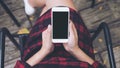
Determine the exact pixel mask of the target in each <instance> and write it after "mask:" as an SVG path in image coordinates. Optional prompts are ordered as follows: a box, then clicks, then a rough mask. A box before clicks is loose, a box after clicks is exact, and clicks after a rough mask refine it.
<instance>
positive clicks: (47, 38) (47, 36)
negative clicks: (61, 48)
mask: <svg viewBox="0 0 120 68" xmlns="http://www.w3.org/2000/svg"><path fill="white" fill-rule="evenodd" d="M51 32H52V28H51V25H48V28H47V29H46V30H45V31H44V32H43V33H42V48H41V49H42V50H44V51H45V52H47V53H48V54H49V53H51V52H52V51H53V50H54V45H53V44H52V37H51Z"/></svg>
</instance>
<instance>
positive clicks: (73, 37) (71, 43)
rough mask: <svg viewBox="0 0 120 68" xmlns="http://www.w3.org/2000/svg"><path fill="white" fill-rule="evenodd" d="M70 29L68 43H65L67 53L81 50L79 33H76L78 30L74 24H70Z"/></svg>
mask: <svg viewBox="0 0 120 68" xmlns="http://www.w3.org/2000/svg"><path fill="white" fill-rule="evenodd" d="M69 29H70V30H69V31H70V35H69V38H68V43H64V44H63V46H64V48H65V50H66V51H68V52H71V51H74V50H76V48H79V47H78V36H77V31H76V28H75V26H74V24H73V22H70V24H69Z"/></svg>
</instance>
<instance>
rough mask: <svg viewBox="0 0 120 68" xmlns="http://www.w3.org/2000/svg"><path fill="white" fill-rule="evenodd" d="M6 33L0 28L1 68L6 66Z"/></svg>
mask: <svg viewBox="0 0 120 68" xmlns="http://www.w3.org/2000/svg"><path fill="white" fill-rule="evenodd" d="M4 52H5V33H4V32H3V31H2V30H0V68H4V54H5V53H4Z"/></svg>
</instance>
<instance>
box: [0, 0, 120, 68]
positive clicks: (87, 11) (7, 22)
mask: <svg viewBox="0 0 120 68" xmlns="http://www.w3.org/2000/svg"><path fill="white" fill-rule="evenodd" d="M4 1H5V3H6V4H7V5H8V7H9V8H10V9H11V11H12V12H13V14H14V15H15V16H16V18H17V19H18V21H19V23H20V24H21V25H22V26H21V27H17V26H16V25H15V24H14V23H13V21H12V20H11V18H10V17H9V16H8V15H7V14H6V12H5V10H4V9H3V8H2V7H1V5H0V28H2V27H7V28H9V30H10V31H11V33H16V32H18V30H19V29H21V28H25V27H27V28H30V24H29V21H28V19H27V17H26V15H25V12H24V6H23V5H24V4H23V1H22V0H4ZM91 1H92V0H74V3H75V6H76V8H77V9H78V10H79V12H78V13H79V14H80V15H81V17H82V18H83V20H84V22H85V24H86V26H87V27H88V29H93V28H94V29H95V28H96V27H98V25H99V24H100V23H102V22H106V23H107V24H108V26H109V28H110V31H111V36H112V41H113V46H114V54H115V59H116V64H117V68H120V59H119V58H120V54H119V51H120V7H119V6H120V0H114V1H113V0H96V1H97V2H96V5H95V7H94V8H90V5H91ZM98 1H100V2H98ZM39 11H40V10H38V12H37V13H36V14H34V16H32V17H30V19H31V20H32V19H33V20H32V22H34V21H35V20H36V19H37V17H38V13H39ZM33 24H34V23H33ZM103 36H104V35H103V33H101V34H100V36H99V37H98V38H97V39H96V40H95V42H94V44H93V45H94V47H95V50H96V51H100V50H103V49H105V48H106V47H105V43H104V40H103V39H104V37H103ZM5 47H6V50H5V68H13V67H14V65H15V62H16V60H18V59H20V58H19V55H20V54H19V51H18V49H17V48H16V47H15V46H14V45H13V44H12V43H11V42H10V41H9V39H8V38H7V39H6V46H5ZM101 56H102V57H103V59H104V63H105V64H106V65H107V68H110V67H109V61H108V57H107V52H106V51H103V52H101ZM96 60H99V57H98V55H96Z"/></svg>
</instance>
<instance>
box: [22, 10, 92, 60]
mask: <svg viewBox="0 0 120 68" xmlns="http://www.w3.org/2000/svg"><path fill="white" fill-rule="evenodd" d="M70 19H71V20H72V21H73V22H74V25H75V27H76V29H77V33H78V40H79V41H78V44H79V47H80V48H81V49H82V50H83V51H84V52H85V53H87V54H88V55H89V56H90V57H92V58H94V54H93V48H92V42H91V38H90V34H89V32H88V30H87V27H86V26H85V24H84V22H83V20H82V18H81V17H80V16H79V15H78V13H77V12H76V11H75V10H73V9H71V8H70ZM49 24H51V9H49V10H48V11H47V12H45V13H44V14H43V15H42V16H41V17H40V18H38V19H37V21H36V22H35V25H34V26H33V27H32V30H31V31H30V34H29V37H28V40H27V42H26V45H25V47H24V56H23V58H24V59H28V58H29V57H31V56H32V55H34V54H35V53H36V52H37V51H38V50H39V49H40V48H41V46H42V32H43V31H44V30H45V29H46V28H47V26H48V25H49ZM54 45H55V46H56V47H55V52H53V54H54V55H57V56H54V57H58V56H62V57H66V56H67V57H71V55H70V54H69V53H67V52H66V51H65V50H64V48H63V46H62V44H54ZM61 54H64V55H61ZM50 56H51V57H52V56H53V55H50ZM71 58H72V59H73V57H71Z"/></svg>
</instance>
